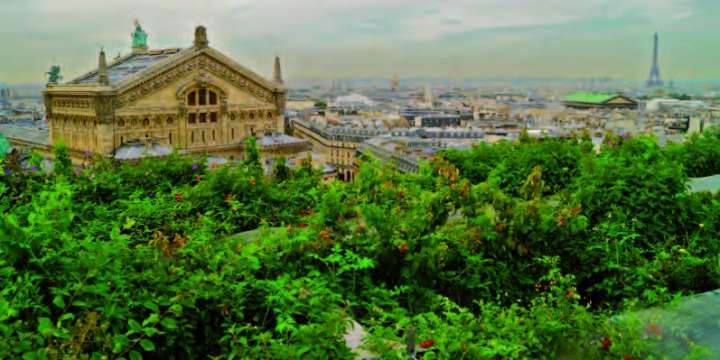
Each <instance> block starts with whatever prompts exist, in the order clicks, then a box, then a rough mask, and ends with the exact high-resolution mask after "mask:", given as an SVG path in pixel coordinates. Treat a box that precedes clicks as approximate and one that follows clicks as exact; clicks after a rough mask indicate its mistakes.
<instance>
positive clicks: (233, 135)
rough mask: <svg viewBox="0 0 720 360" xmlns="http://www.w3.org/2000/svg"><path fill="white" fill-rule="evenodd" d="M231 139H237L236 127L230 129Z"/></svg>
mask: <svg viewBox="0 0 720 360" xmlns="http://www.w3.org/2000/svg"><path fill="white" fill-rule="evenodd" d="M230 139H231V140H235V128H231V129H230Z"/></svg>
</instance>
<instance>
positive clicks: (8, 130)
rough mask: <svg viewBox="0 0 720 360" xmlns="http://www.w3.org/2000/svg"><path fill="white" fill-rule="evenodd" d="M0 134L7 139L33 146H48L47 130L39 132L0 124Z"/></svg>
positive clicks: (34, 129)
mask: <svg viewBox="0 0 720 360" xmlns="http://www.w3.org/2000/svg"><path fill="white" fill-rule="evenodd" d="M0 133H2V134H3V135H5V137H6V138H8V139H17V140H24V141H27V142H31V143H35V144H41V145H50V133H49V132H48V130H47V128H45V129H44V130H41V129H38V128H33V127H25V126H16V125H10V124H0Z"/></svg>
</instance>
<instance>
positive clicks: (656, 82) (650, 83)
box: [645, 33, 663, 88]
mask: <svg viewBox="0 0 720 360" xmlns="http://www.w3.org/2000/svg"><path fill="white" fill-rule="evenodd" d="M653 38H654V40H655V42H654V46H653V61H652V67H651V68H650V77H648V80H647V82H646V83H645V86H647V87H649V88H650V87H662V86H663V82H662V80H660V66H659V65H658V34H657V33H655V36H654V37H653Z"/></svg>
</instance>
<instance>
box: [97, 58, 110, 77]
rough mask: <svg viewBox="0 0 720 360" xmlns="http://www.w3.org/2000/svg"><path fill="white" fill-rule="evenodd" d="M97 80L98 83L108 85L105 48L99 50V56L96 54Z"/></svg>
mask: <svg viewBox="0 0 720 360" xmlns="http://www.w3.org/2000/svg"><path fill="white" fill-rule="evenodd" d="M97 82H98V84H100V85H110V78H109V77H108V72H107V61H106V60H105V50H102V49H101V50H100V56H98V78H97Z"/></svg>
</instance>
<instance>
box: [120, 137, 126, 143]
mask: <svg viewBox="0 0 720 360" xmlns="http://www.w3.org/2000/svg"><path fill="white" fill-rule="evenodd" d="M124 143H125V141H124V140H123V137H122V136H121V137H120V145H122V144H124Z"/></svg>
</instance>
